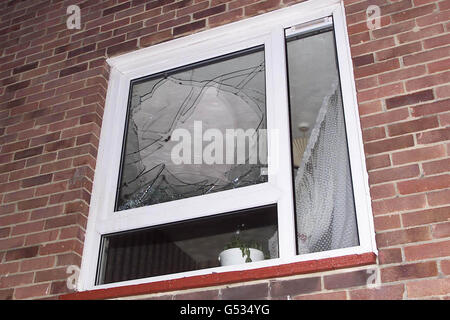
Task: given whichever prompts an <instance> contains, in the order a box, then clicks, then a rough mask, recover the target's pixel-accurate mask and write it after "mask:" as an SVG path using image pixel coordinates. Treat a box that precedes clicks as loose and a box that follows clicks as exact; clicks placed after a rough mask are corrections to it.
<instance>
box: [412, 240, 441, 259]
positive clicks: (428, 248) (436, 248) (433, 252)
mask: <svg viewBox="0 0 450 320" xmlns="http://www.w3.org/2000/svg"><path fill="white" fill-rule="evenodd" d="M404 250H405V258H406V261H416V260H424V259H430V258H438V257H446V256H449V255H450V241H440V242H432V243H425V244H419V245H412V246H408V247H405V249H404Z"/></svg>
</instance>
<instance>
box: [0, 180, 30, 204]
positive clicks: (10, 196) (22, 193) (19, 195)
mask: <svg viewBox="0 0 450 320" xmlns="http://www.w3.org/2000/svg"><path fill="white" fill-rule="evenodd" d="M19 183H20V182H19ZM33 196H34V190H32V189H29V190H19V191H15V192H9V193H7V194H5V197H4V199H3V202H4V203H8V202H16V201H19V200H22V199H26V198H31V197H33Z"/></svg>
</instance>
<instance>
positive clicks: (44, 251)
mask: <svg viewBox="0 0 450 320" xmlns="http://www.w3.org/2000/svg"><path fill="white" fill-rule="evenodd" d="M77 249H78V251H80V250H81V248H80V243H79V242H78V240H73V239H72V240H65V241H60V242H55V243H49V244H44V245H42V246H41V247H40V249H39V255H41V256H45V255H51V254H57V253H64V252H72V251H74V250H77Z"/></svg>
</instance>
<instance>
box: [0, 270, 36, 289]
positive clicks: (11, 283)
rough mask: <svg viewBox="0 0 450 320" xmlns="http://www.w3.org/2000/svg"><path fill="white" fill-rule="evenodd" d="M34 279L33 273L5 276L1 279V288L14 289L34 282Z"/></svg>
mask: <svg viewBox="0 0 450 320" xmlns="http://www.w3.org/2000/svg"><path fill="white" fill-rule="evenodd" d="M33 277H34V273H33V272H29V273H22V274H15V275H8V276H3V277H1V278H0V288H1V289H3V288H13V287H16V286H21V285H25V284H29V283H31V282H32V281H33Z"/></svg>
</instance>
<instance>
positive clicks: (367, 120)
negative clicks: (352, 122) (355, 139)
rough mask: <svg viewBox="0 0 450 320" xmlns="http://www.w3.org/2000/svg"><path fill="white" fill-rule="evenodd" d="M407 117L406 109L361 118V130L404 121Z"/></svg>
mask: <svg viewBox="0 0 450 320" xmlns="http://www.w3.org/2000/svg"><path fill="white" fill-rule="evenodd" d="M408 117H409V112H408V110H407V109H406V108H402V109H397V110H391V111H386V112H382V113H377V114H373V115H369V116H366V117H363V118H361V126H362V128H363V129H365V128H371V127H375V126H380V125H384V124H388V123H393V122H398V121H400V120H405V119H407V118H408Z"/></svg>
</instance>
